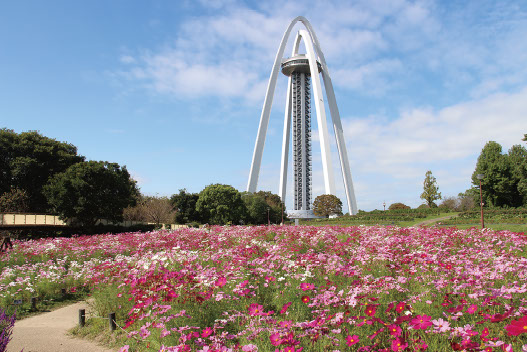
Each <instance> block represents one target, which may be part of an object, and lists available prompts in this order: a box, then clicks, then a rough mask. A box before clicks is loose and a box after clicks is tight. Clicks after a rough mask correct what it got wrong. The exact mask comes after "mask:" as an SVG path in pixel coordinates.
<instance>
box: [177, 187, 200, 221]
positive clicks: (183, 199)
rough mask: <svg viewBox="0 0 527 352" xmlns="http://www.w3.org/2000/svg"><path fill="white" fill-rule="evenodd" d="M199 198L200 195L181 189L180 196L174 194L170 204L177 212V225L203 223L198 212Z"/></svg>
mask: <svg viewBox="0 0 527 352" xmlns="http://www.w3.org/2000/svg"><path fill="white" fill-rule="evenodd" d="M198 198H199V194H198V193H189V192H187V190H186V189H180V190H179V193H178V194H173V195H172V197H170V202H171V203H172V206H173V207H174V209H175V210H176V215H175V217H174V219H175V221H176V223H177V224H186V223H189V222H200V221H201V219H200V216H199V213H198V211H197V210H196V203H197V202H198Z"/></svg>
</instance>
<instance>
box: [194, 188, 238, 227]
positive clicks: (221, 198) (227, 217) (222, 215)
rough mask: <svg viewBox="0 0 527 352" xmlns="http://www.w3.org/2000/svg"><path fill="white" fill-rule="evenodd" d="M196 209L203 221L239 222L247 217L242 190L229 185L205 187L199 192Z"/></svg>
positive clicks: (217, 222)
mask: <svg viewBox="0 0 527 352" xmlns="http://www.w3.org/2000/svg"><path fill="white" fill-rule="evenodd" d="M196 210H197V211H198V212H199V214H200V216H201V219H202V221H203V222H207V223H210V224H217V225H225V224H239V223H240V221H243V220H244V219H246V218H247V208H246V207H245V204H244V202H243V200H242V197H241V194H240V192H238V191H237V190H236V189H235V188H233V187H232V186H229V185H222V184H213V185H209V186H207V187H205V189H204V190H203V191H201V192H200V194H199V198H198V201H197V203H196Z"/></svg>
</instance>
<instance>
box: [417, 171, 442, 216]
mask: <svg viewBox="0 0 527 352" xmlns="http://www.w3.org/2000/svg"><path fill="white" fill-rule="evenodd" d="M438 191H439V187H438V186H437V181H436V178H435V177H434V176H432V171H430V170H428V171H427V172H426V174H425V180H424V181H423V193H421V199H423V200H424V201H425V202H426V204H427V205H428V206H429V207H434V206H436V204H435V203H434V202H435V201H436V200H438V199H441V192H438Z"/></svg>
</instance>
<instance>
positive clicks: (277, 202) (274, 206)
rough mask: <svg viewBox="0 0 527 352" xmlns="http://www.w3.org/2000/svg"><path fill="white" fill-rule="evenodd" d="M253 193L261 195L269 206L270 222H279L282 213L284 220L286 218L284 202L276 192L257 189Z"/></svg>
mask: <svg viewBox="0 0 527 352" xmlns="http://www.w3.org/2000/svg"><path fill="white" fill-rule="evenodd" d="M255 195H257V196H259V197H262V198H263V199H264V200H265V202H266V203H267V205H268V206H269V207H270V209H269V218H270V221H271V223H273V224H279V223H281V222H282V214H283V215H284V221H285V220H286V219H287V217H286V215H285V214H287V210H286V207H285V204H284V202H282V199H281V198H280V196H279V195H278V194H274V193H271V192H270V191H258V192H256V193H255Z"/></svg>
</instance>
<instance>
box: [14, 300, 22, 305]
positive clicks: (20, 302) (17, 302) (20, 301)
mask: <svg viewBox="0 0 527 352" xmlns="http://www.w3.org/2000/svg"><path fill="white" fill-rule="evenodd" d="M13 304H22V300H21V299H15V300H14V301H13Z"/></svg>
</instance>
